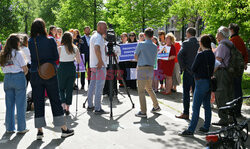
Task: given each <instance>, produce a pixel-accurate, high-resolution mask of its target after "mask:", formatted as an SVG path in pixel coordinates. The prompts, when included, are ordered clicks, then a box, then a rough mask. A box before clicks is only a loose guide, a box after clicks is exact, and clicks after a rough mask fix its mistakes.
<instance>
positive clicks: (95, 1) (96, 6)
mask: <svg viewBox="0 0 250 149" xmlns="http://www.w3.org/2000/svg"><path fill="white" fill-rule="evenodd" d="M96 7H97V6H96V0H94V30H96Z"/></svg>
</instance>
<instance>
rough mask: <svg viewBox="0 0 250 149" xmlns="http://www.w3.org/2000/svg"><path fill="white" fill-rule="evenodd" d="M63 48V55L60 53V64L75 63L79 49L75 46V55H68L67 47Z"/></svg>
mask: <svg viewBox="0 0 250 149" xmlns="http://www.w3.org/2000/svg"><path fill="white" fill-rule="evenodd" d="M60 48H61V53H60V56H59V57H60V62H73V61H74V60H75V57H76V52H78V48H77V47H76V46H74V51H75V53H72V54H68V53H67V51H66V48H65V46H60Z"/></svg>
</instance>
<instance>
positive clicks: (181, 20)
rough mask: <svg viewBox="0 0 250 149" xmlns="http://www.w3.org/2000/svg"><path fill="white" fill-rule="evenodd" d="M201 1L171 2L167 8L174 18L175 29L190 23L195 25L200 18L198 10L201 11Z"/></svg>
mask: <svg viewBox="0 0 250 149" xmlns="http://www.w3.org/2000/svg"><path fill="white" fill-rule="evenodd" d="M201 2H202V0H173V1H172V5H171V7H170V8H169V13H170V16H171V17H176V19H177V21H176V24H177V28H179V29H180V28H181V27H182V26H183V25H185V24H188V23H192V24H193V25H195V24H196V22H197V21H198V19H199V18H200V15H199V10H200V9H201Z"/></svg>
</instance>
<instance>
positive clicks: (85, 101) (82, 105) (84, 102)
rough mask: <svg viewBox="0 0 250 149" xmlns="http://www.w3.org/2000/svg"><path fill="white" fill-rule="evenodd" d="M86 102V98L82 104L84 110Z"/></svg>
mask: <svg viewBox="0 0 250 149" xmlns="http://www.w3.org/2000/svg"><path fill="white" fill-rule="evenodd" d="M87 101H88V98H86V100H85V101H84V103H83V105H82V107H83V108H85V105H86V103H87Z"/></svg>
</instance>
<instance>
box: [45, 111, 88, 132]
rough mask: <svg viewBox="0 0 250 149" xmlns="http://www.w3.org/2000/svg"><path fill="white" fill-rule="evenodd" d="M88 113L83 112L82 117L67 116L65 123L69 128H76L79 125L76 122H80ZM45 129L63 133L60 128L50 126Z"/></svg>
mask: <svg viewBox="0 0 250 149" xmlns="http://www.w3.org/2000/svg"><path fill="white" fill-rule="evenodd" d="M84 113H86V112H83V113H82V114H80V115H77V114H76V115H75V116H74V115H72V114H71V115H69V116H65V122H66V126H67V127H69V128H75V127H76V126H77V125H78V124H79V123H78V122H76V121H77V120H78V117H79V116H81V115H83V114H84ZM44 128H45V129H48V130H51V131H55V132H61V128H60V127H50V126H46V127H44Z"/></svg>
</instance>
